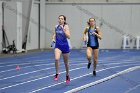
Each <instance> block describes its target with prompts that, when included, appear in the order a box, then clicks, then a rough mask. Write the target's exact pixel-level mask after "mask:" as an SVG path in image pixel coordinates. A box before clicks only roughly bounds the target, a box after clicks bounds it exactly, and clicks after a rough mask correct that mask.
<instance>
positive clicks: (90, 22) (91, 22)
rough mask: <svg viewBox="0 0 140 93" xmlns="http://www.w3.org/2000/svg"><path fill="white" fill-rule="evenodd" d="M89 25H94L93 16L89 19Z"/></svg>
mask: <svg viewBox="0 0 140 93" xmlns="http://www.w3.org/2000/svg"><path fill="white" fill-rule="evenodd" d="M89 25H90V26H94V25H95V19H93V18H91V19H89Z"/></svg>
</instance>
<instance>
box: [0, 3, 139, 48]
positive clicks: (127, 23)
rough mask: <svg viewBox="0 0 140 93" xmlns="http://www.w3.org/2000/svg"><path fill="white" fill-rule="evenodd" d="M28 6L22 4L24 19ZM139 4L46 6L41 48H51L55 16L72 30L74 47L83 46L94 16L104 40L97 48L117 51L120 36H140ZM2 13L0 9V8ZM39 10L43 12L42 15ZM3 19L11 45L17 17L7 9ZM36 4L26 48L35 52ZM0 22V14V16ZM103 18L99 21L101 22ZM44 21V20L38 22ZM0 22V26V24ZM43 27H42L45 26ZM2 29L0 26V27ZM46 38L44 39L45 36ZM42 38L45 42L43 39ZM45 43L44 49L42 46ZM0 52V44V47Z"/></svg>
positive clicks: (36, 29) (54, 4) (13, 6)
mask: <svg viewBox="0 0 140 93" xmlns="http://www.w3.org/2000/svg"><path fill="white" fill-rule="evenodd" d="M8 4H9V5H10V6H11V7H12V8H13V9H15V10H16V5H15V3H14V2H11V3H8ZM28 7H29V5H28V4H27V1H26V2H23V8H22V9H23V15H25V16H27V15H28V14H27V12H28ZM139 9H140V4H130V3H129V4H126V3H123V4H121V3H112V4H110V3H103V4H100V3H86V4H82V3H79V4H74V3H66V4H65V3H46V6H45V9H44V10H43V11H45V12H44V13H43V14H42V16H43V15H45V17H46V18H45V19H44V21H45V22H42V23H43V24H41V26H43V28H41V29H45V32H44V30H40V31H42V32H41V36H40V40H41V41H40V43H41V44H42V45H41V48H50V44H51V36H52V33H53V31H54V27H55V25H57V24H58V16H59V15H60V14H64V15H66V17H67V22H68V24H69V27H70V31H71V43H72V47H73V48H81V47H82V43H83V42H82V36H83V31H84V29H85V27H86V26H87V24H86V22H87V20H88V19H89V18H90V17H91V16H94V17H95V18H96V21H97V25H99V26H100V24H101V23H102V24H103V25H102V26H101V30H102V33H103V39H102V40H101V41H100V48H102V49H120V48H121V45H122V37H123V34H124V33H126V34H130V35H133V36H135V37H136V36H137V35H138V36H140V31H139V27H140V24H139V20H140V17H139V16H140V11H139ZM0 11H1V8H0ZM43 11H42V12H43ZM5 13H6V16H5V30H6V31H8V33H7V35H8V39H9V40H10V44H11V43H12V40H14V39H16V37H15V36H16V34H14V32H16V30H17V27H16V19H17V17H16V14H15V13H13V12H12V11H10V10H8V9H7V10H6V12H5ZM38 13H39V10H38V4H34V5H33V11H32V16H31V18H32V19H33V20H34V21H32V22H31V26H30V29H29V31H30V32H29V37H28V45H27V46H28V49H38V48H39V45H38V43H39V41H38V40H39V39H38V31H39V28H38V26H39V19H38V18H39V17H38ZM0 19H1V13H0ZM101 19H102V20H101ZM41 20H43V19H41ZM1 22H2V21H1V20H0V25H1ZM22 22H23V25H22V27H23V29H22V30H23V35H24V33H25V31H26V30H25V26H26V19H25V18H23V21H22ZM44 24H46V25H45V27H44ZM0 28H1V26H0ZM44 35H45V37H44ZM44 39H45V40H44ZM1 41H2V34H1V31H0V43H1ZM43 44H45V46H44V45H43ZM0 50H1V45H0Z"/></svg>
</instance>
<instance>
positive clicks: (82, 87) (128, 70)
mask: <svg viewBox="0 0 140 93" xmlns="http://www.w3.org/2000/svg"><path fill="white" fill-rule="evenodd" d="M137 69H140V66H135V67H131V68H128V69H126V70H123V71H121V72H119V73H116V74H113V75H111V76H108V77H106V78H103V79H100V80H97V81H95V82H91V83H89V84H86V85H83V86H80V87H77V88H74V89H72V90H69V91H66V92H64V93H75V92H78V91H80V90H83V89H86V88H88V87H91V86H94V85H97V84H100V83H103V82H105V81H107V80H110V79H113V78H115V77H118V76H120V75H122V74H126V73H128V72H131V71H134V70H137Z"/></svg>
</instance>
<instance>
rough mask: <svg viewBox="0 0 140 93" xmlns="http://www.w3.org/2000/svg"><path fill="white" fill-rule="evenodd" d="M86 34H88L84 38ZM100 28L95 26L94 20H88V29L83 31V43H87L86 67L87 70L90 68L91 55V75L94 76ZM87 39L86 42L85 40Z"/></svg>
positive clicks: (100, 37) (100, 36)
mask: <svg viewBox="0 0 140 93" xmlns="http://www.w3.org/2000/svg"><path fill="white" fill-rule="evenodd" d="M86 34H88V35H87V36H86ZM101 34H102V33H101V31H100V28H99V27H98V26H96V21H95V19H94V18H90V19H89V21H88V27H86V29H85V31H84V36H83V39H84V42H87V50H86V54H87V59H88V65H87V68H88V69H89V68H90V65H91V58H92V55H93V67H94V68H93V75H94V76H96V66H97V63H98V62H97V60H98V52H99V42H98V39H100V40H101V39H102V35H101ZM87 37H88V40H87Z"/></svg>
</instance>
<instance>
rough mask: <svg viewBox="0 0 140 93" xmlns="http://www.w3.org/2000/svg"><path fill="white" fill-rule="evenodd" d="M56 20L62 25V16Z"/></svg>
mask: <svg viewBox="0 0 140 93" xmlns="http://www.w3.org/2000/svg"><path fill="white" fill-rule="evenodd" d="M58 22H59V24H60V25H63V24H64V22H65V20H64V17H63V16H59V18H58Z"/></svg>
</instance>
